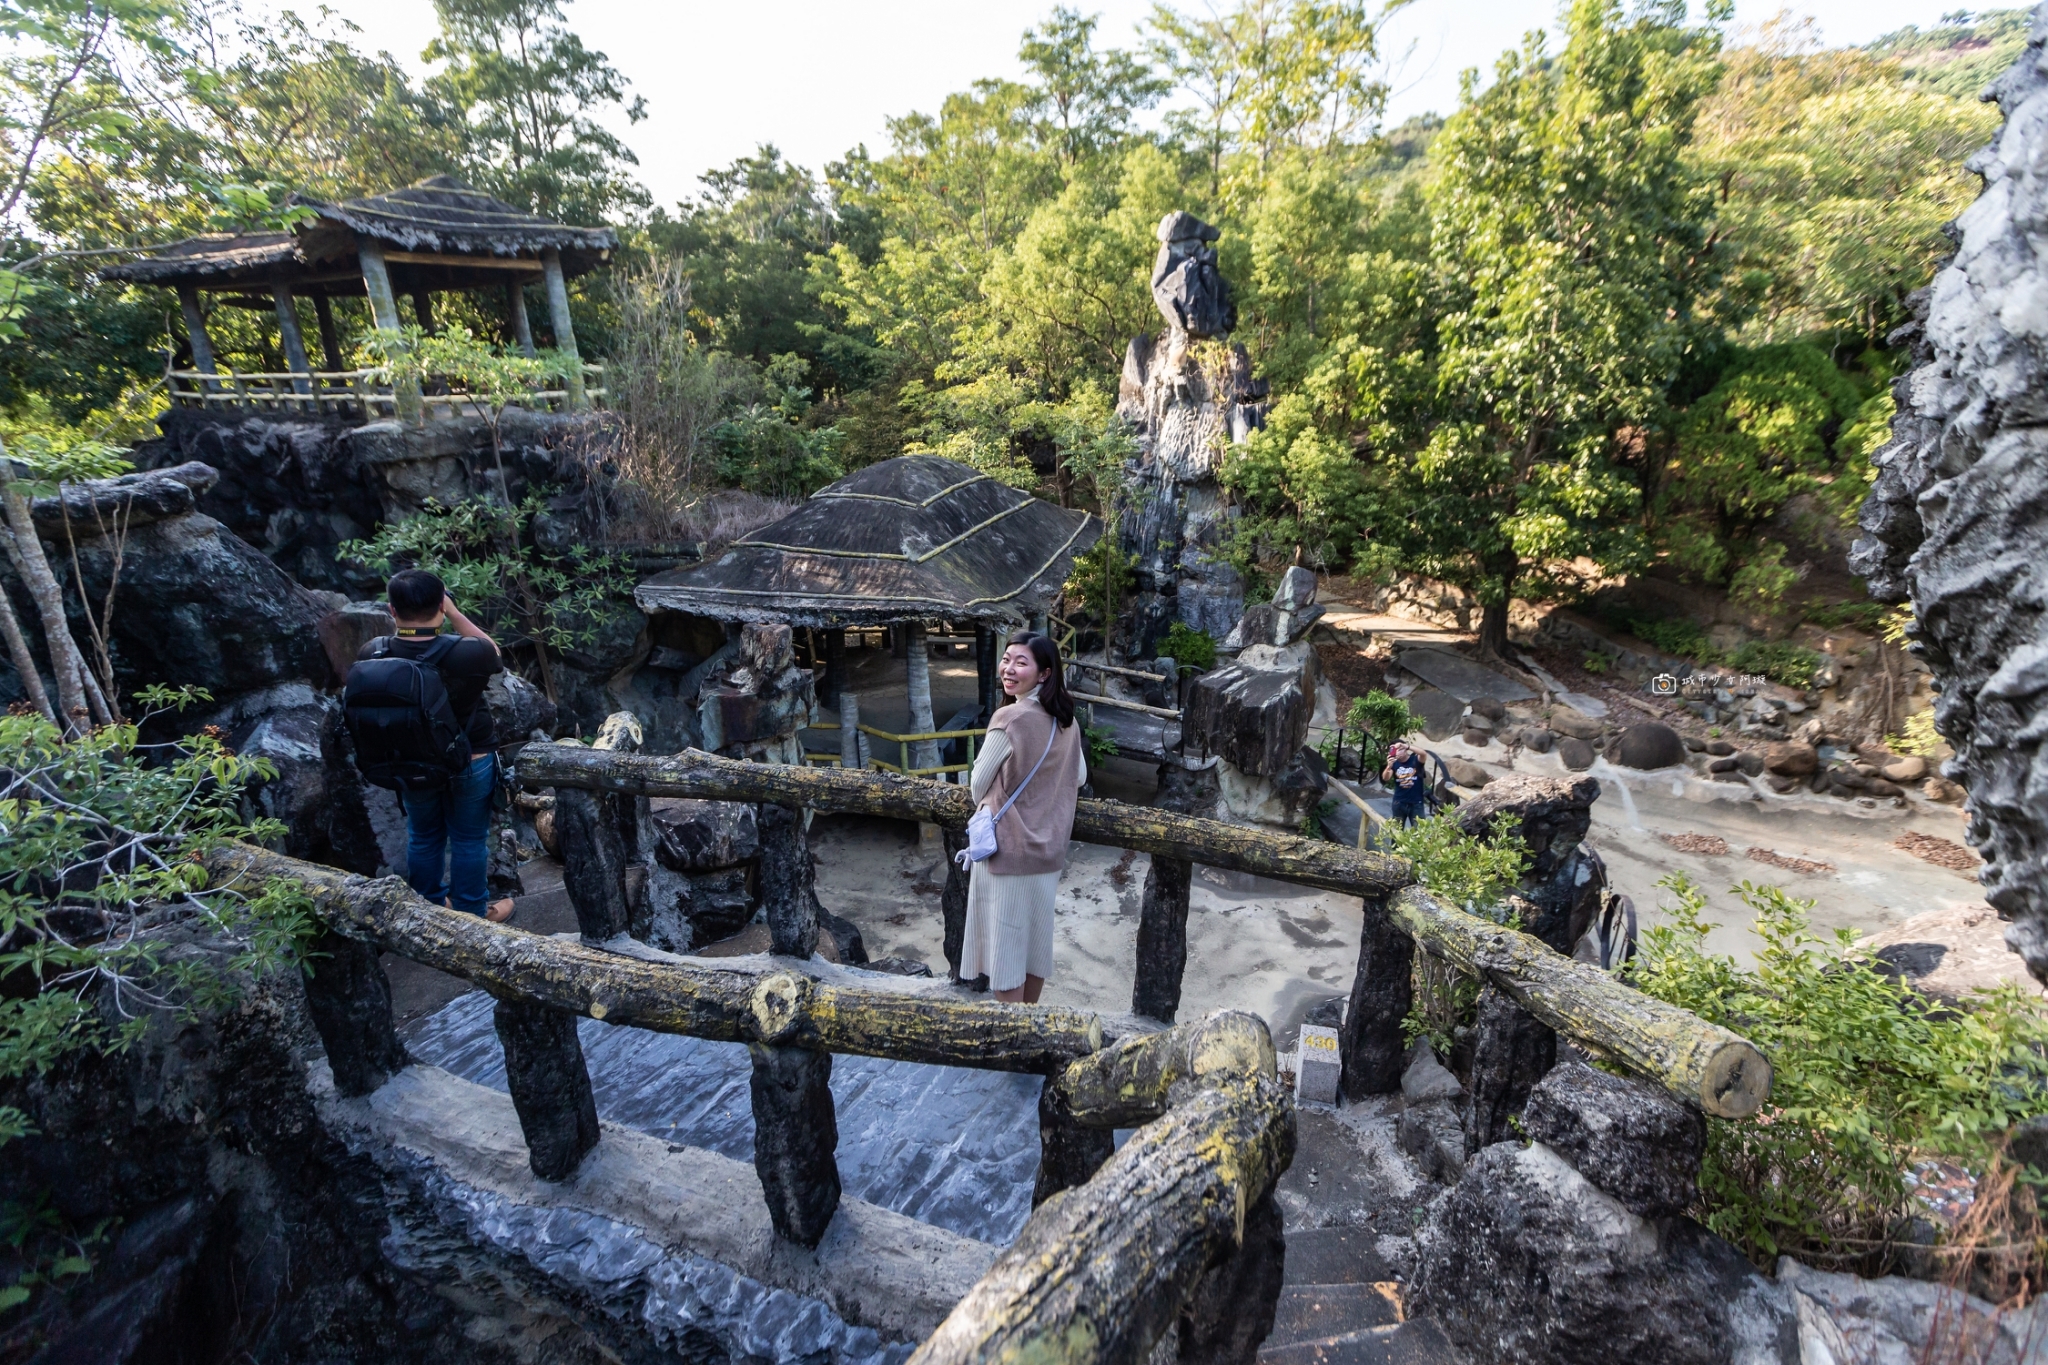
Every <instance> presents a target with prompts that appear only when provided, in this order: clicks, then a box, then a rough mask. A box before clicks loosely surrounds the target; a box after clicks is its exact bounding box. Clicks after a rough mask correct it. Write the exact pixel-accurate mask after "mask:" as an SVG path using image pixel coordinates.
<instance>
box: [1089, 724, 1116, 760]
mask: <svg viewBox="0 0 2048 1365" xmlns="http://www.w3.org/2000/svg"><path fill="white" fill-rule="evenodd" d="M1081 737H1082V738H1083V739H1085V740H1086V741H1087V742H1088V767H1089V769H1090V770H1091V771H1092V770H1093V769H1095V768H1097V767H1100V766H1101V765H1102V764H1104V763H1107V762H1108V761H1109V760H1110V759H1112V758H1115V757H1116V731H1115V730H1114V729H1112V728H1111V727H1109V726H1107V725H1083V726H1082V727H1081Z"/></svg>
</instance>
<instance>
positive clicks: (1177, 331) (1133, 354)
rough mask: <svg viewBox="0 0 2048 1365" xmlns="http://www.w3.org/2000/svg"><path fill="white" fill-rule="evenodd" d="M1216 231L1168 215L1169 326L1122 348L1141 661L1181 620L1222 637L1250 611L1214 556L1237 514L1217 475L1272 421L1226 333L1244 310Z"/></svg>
mask: <svg viewBox="0 0 2048 1365" xmlns="http://www.w3.org/2000/svg"><path fill="white" fill-rule="evenodd" d="M1217 235H1218V234H1217V231H1216V229H1215V228H1213V227H1211V226H1210V225H1209V224H1207V223H1205V222H1203V221H1202V220H1201V219H1199V218H1196V217H1195V216H1194V215H1193V214H1189V213H1180V212H1176V213H1170V214H1168V215H1167V216H1166V217H1165V218H1164V219H1163V220H1162V221H1161V222H1160V224H1159V230H1158V233H1157V236H1158V238H1159V255H1158V257H1157V258H1156V259H1155V260H1154V261H1153V263H1152V300H1153V302H1154V303H1156V304H1157V305H1158V306H1159V313H1160V316H1161V317H1163V318H1164V319H1165V320H1166V329H1165V330H1164V331H1162V332H1160V333H1159V334H1158V335H1157V336H1140V337H1134V338H1133V339H1132V340H1131V345H1130V349H1129V350H1127V351H1126V352H1125V353H1124V373H1123V382H1122V385H1121V387H1120V388H1119V390H1118V393H1117V405H1116V410H1117V416H1118V417H1120V418H1121V419H1122V420H1123V422H1124V424H1125V425H1126V426H1127V427H1129V428H1130V430H1131V432H1132V434H1133V435H1134V436H1135V437H1136V438H1137V442H1138V458H1137V459H1136V460H1135V461H1133V462H1132V464H1131V466H1130V468H1129V491H1128V497H1127V501H1126V504H1125V507H1124V511H1123V522H1122V531H1121V539H1122V543H1123V549H1124V551H1125V552H1126V553H1127V554H1130V555H1132V556H1133V557H1134V558H1135V559H1136V561H1137V566H1136V567H1137V573H1136V577H1137V593H1136V601H1135V604H1134V617H1135V619H1134V622H1133V633H1132V643H1133V645H1134V649H1133V655H1134V657H1146V656H1149V655H1150V654H1151V652H1152V649H1153V647H1154V646H1155V645H1156V644H1157V642H1158V640H1159V637H1160V636H1162V635H1164V634H1165V633H1166V629H1167V627H1168V626H1170V625H1171V624H1172V623H1173V622H1175V621H1181V622H1185V623H1186V624H1187V625H1189V626H1191V627H1193V628H1195V629H1197V630H1206V631H1208V632H1209V633H1210V634H1211V635H1213V636H1215V637H1216V638H1217V639H1218V640H1221V639H1222V638H1223V637H1224V636H1225V635H1227V634H1228V633H1229V632H1230V629H1231V627H1232V626H1234V625H1236V624H1237V619H1238V617H1239V616H1240V615H1241V614H1242V613H1243V611H1244V581H1243V580H1242V579H1241V578H1240V577H1239V576H1238V574H1237V571H1236V570H1235V569H1232V568H1231V567H1230V566H1229V565H1227V564H1224V563H1222V562H1220V561H1219V560H1217V559H1216V558H1215V552H1216V550H1217V549H1218V547H1220V546H1221V544H1222V543H1223V541H1224V540H1225V539H1226V538H1227V537H1228V536H1229V533H1230V522H1231V520H1232V517H1231V512H1230V510H1229V509H1228V508H1227V507H1226V506H1225V505H1224V502H1223V497H1222V492H1221V490H1220V489H1219V488H1218V486H1217V482H1216V473H1217V470H1218V468H1219V467H1220V466H1221V464H1222V462H1223V452H1224V449H1225V447H1226V446H1228V445H1229V444H1230V443H1232V442H1235V441H1242V440H1243V439H1244V438H1245V437H1246V436H1247V435H1249V434H1250V433H1251V432H1253V431H1255V430H1257V429H1258V427H1259V426H1261V425H1262V424H1263V423H1264V421H1265V416H1266V404H1265V401H1264V400H1265V396H1266V385H1265V382H1264V381H1263V380H1256V379H1253V378H1252V365H1251V357H1249V356H1248V355H1246V354H1245V349H1244V347H1243V346H1241V345H1237V344H1234V343H1228V342H1226V341H1225V340H1224V338H1226V337H1227V336H1228V335H1229V334H1230V329H1231V328H1233V327H1235V326H1236V325H1237V309H1236V308H1235V307H1234V306H1233V305H1232V303H1231V301H1230V286H1229V284H1228V283H1226V282H1225V281H1224V279H1223V277H1222V276H1221V275H1220V274H1218V273H1217V271H1216V251H1215V248H1214V247H1213V246H1211V245H1210V243H1212V242H1214V241H1215V240H1216V238H1217Z"/></svg>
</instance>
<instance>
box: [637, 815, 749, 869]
mask: <svg viewBox="0 0 2048 1365" xmlns="http://www.w3.org/2000/svg"><path fill="white" fill-rule="evenodd" d="M650 804H651V806H652V810H653V816H654V823H655V826H656V833H657V835H658V837H659V839H660V843H659V844H658V845H657V846H656V855H655V856H657V857H658V858H660V859H661V862H662V865H663V866H665V867H669V868H673V869H674V870H675V871H677V872H712V871H716V870H717V869H719V868H722V867H736V866H738V865H739V864H741V863H744V862H747V861H749V860H750V859H752V858H754V857H755V856H756V855H758V854H759V853H760V851H761V833H760V827H759V823H758V821H757V820H756V816H755V812H756V810H757V809H758V808H757V807H755V806H753V805H751V804H749V803H747V802H743V801H693V800H689V799H688V798H685V797H677V796H660V797H655V798H654V799H653V800H652V802H651V803H650Z"/></svg>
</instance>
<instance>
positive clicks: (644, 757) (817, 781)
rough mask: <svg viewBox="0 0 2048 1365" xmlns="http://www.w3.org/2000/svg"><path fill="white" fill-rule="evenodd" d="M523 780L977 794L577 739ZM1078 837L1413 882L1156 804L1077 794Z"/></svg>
mask: <svg viewBox="0 0 2048 1365" xmlns="http://www.w3.org/2000/svg"><path fill="white" fill-rule="evenodd" d="M514 772H515V775H516V778H517V780H518V781H519V782H520V783H521V784H522V785H524V786H527V787H532V788H540V787H581V788H584V789H586V790H590V791H612V792H630V793H632V794H634V795H637V796H689V797H697V798H700V799H704V800H712V801H773V802H777V803H779V804H781V805H786V806H808V807H810V808H811V809H813V810H822V811H837V812H842V813H847V814H855V815H879V816H882V817H884V818H887V819H895V820H917V821H921V822H926V823H930V824H935V825H939V826H941V827H942V828H946V829H965V828H967V821H968V817H970V816H971V815H973V814H974V799H973V797H972V796H970V795H969V794H968V791H967V789H966V788H965V787H959V786H954V785H953V784H951V783H945V782H923V781H919V780H917V779H915V778H906V777H898V776H895V775H893V774H889V773H880V772H874V771H848V770H847V769H845V768H843V767H842V768H810V767H802V768H799V767H796V766H795V765H791V764H774V763H742V762H740V761H738V760H736V759H729V758H718V757H716V756H714V755H712V754H707V753H702V752H700V751H698V750H695V749H690V750H685V751H684V752H682V753H680V754H666V755H654V754H615V753H608V752H605V751H602V750H597V749H586V748H584V747H582V746H581V745H576V744H529V745H527V746H526V747H525V748H524V749H522V750H520V753H519V757H518V759H517V760H516V761H515V763H514ZM1073 837H1074V838H1076V839H1078V840H1080V841H1081V842H1083V843H1090V844H1110V845H1113V846H1115V847H1118V848H1135V849H1137V850H1138V851H1139V852H1141V853H1151V854H1155V855H1160V856H1164V857H1168V858H1184V859H1186V860H1188V861H1189V862H1196V863H1203V864H1205V865H1207V866H1210V867H1221V868H1228V869H1230V870H1232V871H1236V872H1251V873H1256V874H1258V875H1260V876H1267V877H1278V878H1281V879H1283V880H1286V881H1292V882H1300V883H1301V884H1303V885H1305V886H1320V887H1323V888H1325V889H1327V890H1331V891H1343V892H1348V893H1350V894H1351V895H1354V896H1366V897H1371V898H1374V899H1377V898H1379V897H1381V896H1384V895H1386V894H1388V893H1389V892H1392V891H1396V890H1399V889H1400V888H1401V887H1404V886H1407V885H1409V884H1410V883H1411V882H1413V881H1414V880H1415V878H1414V874H1413V872H1412V871H1411V870H1410V868H1409V865H1408V863H1407V862H1406V860H1404V859H1401V858H1391V857H1388V856H1386V855H1384V854H1379V853H1365V852H1360V851H1358V850H1356V849H1348V848H1345V847H1344V846H1343V845H1341V844H1333V843H1330V842H1328V841H1327V840H1322V839H1308V838H1303V837H1302V836H1300V835H1294V834H1273V833H1268V832H1266V831H1264V830H1255V829H1246V828H1245V827H1243V826H1242V825H1231V824H1225V823H1224V822H1223V821H1221V820H1204V819H1201V818H1199V817H1196V816H1192V815H1180V814H1177V813H1175V812H1173V811H1169V810H1161V809H1159V808H1158V807H1156V806H1127V805H1125V804H1124V803H1123V802H1121V801H1103V800H1097V799H1093V798H1086V797H1084V798H1083V799H1082V800H1081V801H1080V802H1079V803H1077V805H1076V807H1075V811H1074V835H1073Z"/></svg>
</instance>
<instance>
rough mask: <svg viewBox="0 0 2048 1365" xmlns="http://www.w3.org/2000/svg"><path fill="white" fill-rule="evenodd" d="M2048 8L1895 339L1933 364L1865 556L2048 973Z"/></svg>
mask: <svg viewBox="0 0 2048 1365" xmlns="http://www.w3.org/2000/svg"><path fill="white" fill-rule="evenodd" d="M2032 22H2033V31H2032V36H2031V39H2030V41H2029V43H2028V45H2027V48H2026V50H2025V51H2024V52H2023V53H2022V54H2021V56H2020V59H2019V60H2018V61H2017V62H2015V63H2014V64H2013V66H2012V68H2011V69H2010V70H2008V71H2007V72H2006V73H2005V74H2004V75H2003V76H2001V77H2000V78H1999V79H1998V81H1997V82H1996V83H1994V85H1993V86H1992V88H1991V89H1992V94H1993V95H1994V96H1995V98H1996V99H1997V101H1998V105H1999V108H2000V109H2001V110H2002V111H2003V112H2004V114H2005V124H2004V127H2003V128H2001V129H2000V131H1999V133H1998V136H1997V137H1996V139H1994V140H1993V142H1992V144H1991V145H1990V146H1989V147H1987V148H1985V149H1984V150H1983V151H1981V152H1979V153H1978V154H1977V155H1976V156H1974V157H1973V158H1971V160H1970V162H1969V165H1970V168H1971V169H1972V170H1974V171H1976V172H1977V173H1978V174H1980V175H1982V176H1983V177H1984V192H1983V194H1982V195H1981V196H1980V197H1979V198H1978V199H1977V201H1976V202H1975V203H1974V204H1972V205H1971V206H1970V207H1969V208H1968V209H1967V210H1966V211H1964V213H1963V214H1962V216H1961V217H1960V218H1958V219H1957V220H1956V222H1955V223H1954V225H1953V226H1952V227H1951V229H1950V232H1951V237H1952V239H1953V240H1954V241H1955V243H1956V254H1955V256H1954V258H1953V259H1952V260H1950V262H1949V263H1948V264H1947V265H1946V266H1945V267H1943V269H1942V270H1941V272H1940V273H1939V274H1937V275H1936V276H1935V279H1934V283H1933V284H1932V285H1931V286H1930V287H1929V288H1928V289H1927V290H1925V291H1923V292H1922V293H1921V294H1920V295H1919V296H1917V298H1916V300H1915V314H1916V320H1915V321H1913V322H1912V323H1909V324H1908V325H1907V326H1905V327H1902V328H1901V329H1900V330H1899V331H1898V332H1897V333H1895V334H1894V336H1893V338H1892V340H1893V343H1894V344H1899V343H1909V344H1910V345H1911V346H1912V349H1913V359H1914V362H1915V363H1914V367H1913V369H1912V370H1910V371H1909V372H1908V373H1907V374H1906V375H1904V376H1903V377H1902V378H1901V379H1899V380H1898V382H1897V383H1896V384H1895V385H1894V387H1893V393H1894V394H1895V396H1896V397H1897V399H1898V404H1899V412H1898V416H1897V417H1896V418H1895V419H1894V420H1893V423H1892V437H1891V440H1890V441H1889V442H1888V443H1887V444H1886V445H1885V446H1884V448H1883V449H1881V450H1879V451H1878V452H1877V453H1876V454H1875V455H1874V456H1872V463H1873V464H1875V465H1876V466H1877V480H1876V483H1875V484H1874V486H1873V487H1872V489H1871V493H1870V497H1869V499H1868V501H1867V502H1866V503H1865V504H1864V508H1863V514H1862V518H1861V523H1862V527H1863V530H1864V532H1865V537H1864V538H1863V539H1861V540H1859V541H1858V542H1857V543H1856V546H1855V549H1854V551H1853V553H1852V556H1851V562H1852V566H1853V567H1854V569H1855V570H1856V572H1858V573H1860V574H1862V575H1864V576H1865V578H1866V579H1867V580H1868V582H1869V585H1870V590H1871V593H1872V595H1873V596H1876V597H1878V598H1880V599H1882V600H1887V601H1902V600H1910V601H1911V602H1912V604H1913V611H1914V615H1915V617H1916V618H1917V626H1916V628H1915V648H1916V650H1917V651H1918V652H1921V653H1922V655H1923V657H1924V658H1925V659H1926V660H1927V661H1928V663H1929V664H1931V665H1932V666H1933V668H1934V670H1935V673H1936V676H1937V678H1938V679H1939V680H1940V686H1941V692H1940V696H1939V699H1938V700H1937V701H1936V703H1935V708H1934V714H1935V724H1936V727H1937V728H1938V729H1939V730H1940V731H1941V733H1942V735H1943V737H1945V738H1946V739H1947V740H1948V741H1949V743H1950V744H1952V745H1954V746H1955V751H1956V757H1955V758H1954V759H1953V760H1951V761H1950V763H1949V764H1948V765H1947V766H1946V768H1945V769H1944V771H1945V773H1946V774H1947V775H1948V776H1949V777H1951V778H1953V779H1955V780H1957V781H1960V782H1961V783H1962V784H1963V786H1964V787H1965V788H1967V789H1968V791H1969V810H1970V824H1969V840H1970V842H1971V843H1972V844H1973V845H1975V846H1976V848H1977V849H1978V851H1979V852H1980V853H1982V854H1983V855H1984V860H1985V866H1984V870H1983V872H1982V873H1981V879H1982V881H1983V883H1984V886H1985V891H1986V898H1987V899H1988V900H1989V901H1990V902H1991V904H1992V905H1993V906H1994V907H1996V908H1997V909H1998V911H1999V913H2000V914H2001V915H2004V916H2005V917H2007V918H2008V919H2011V920H2012V921H2013V924H2012V927H2011V929H2010V930H2008V932H2007V935H2006V939H2007V942H2008V943H2009V944H2011V946H2012V947H2013V949H2014V950H2015V951H2016V952H2018V953H2019V954H2020V955H2021V956H2022V957H2023V958H2024V959H2025V960H2026V963H2027V966H2028V968H2029V969H2030V970H2031V971H2032V972H2033V973H2034V975H2035V976H2036V977H2038V978H2040V979H2041V980H2042V981H2044V982H2048V750H2044V748H2043V741H2044V740H2048V724H2044V716H2048V577H2044V576H2043V575H2042V573H2041V569H2040V565H2041V564H2042V562H2043V558H2044V551H2048V271H2044V268H2043V267H2044V262H2043V259H2042V257H2043V244H2044V241H2048V236H2044V226H2048V6H2042V7H2040V8H2037V9H2036V10H2035V11H2034V15H2033V21H2032Z"/></svg>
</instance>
